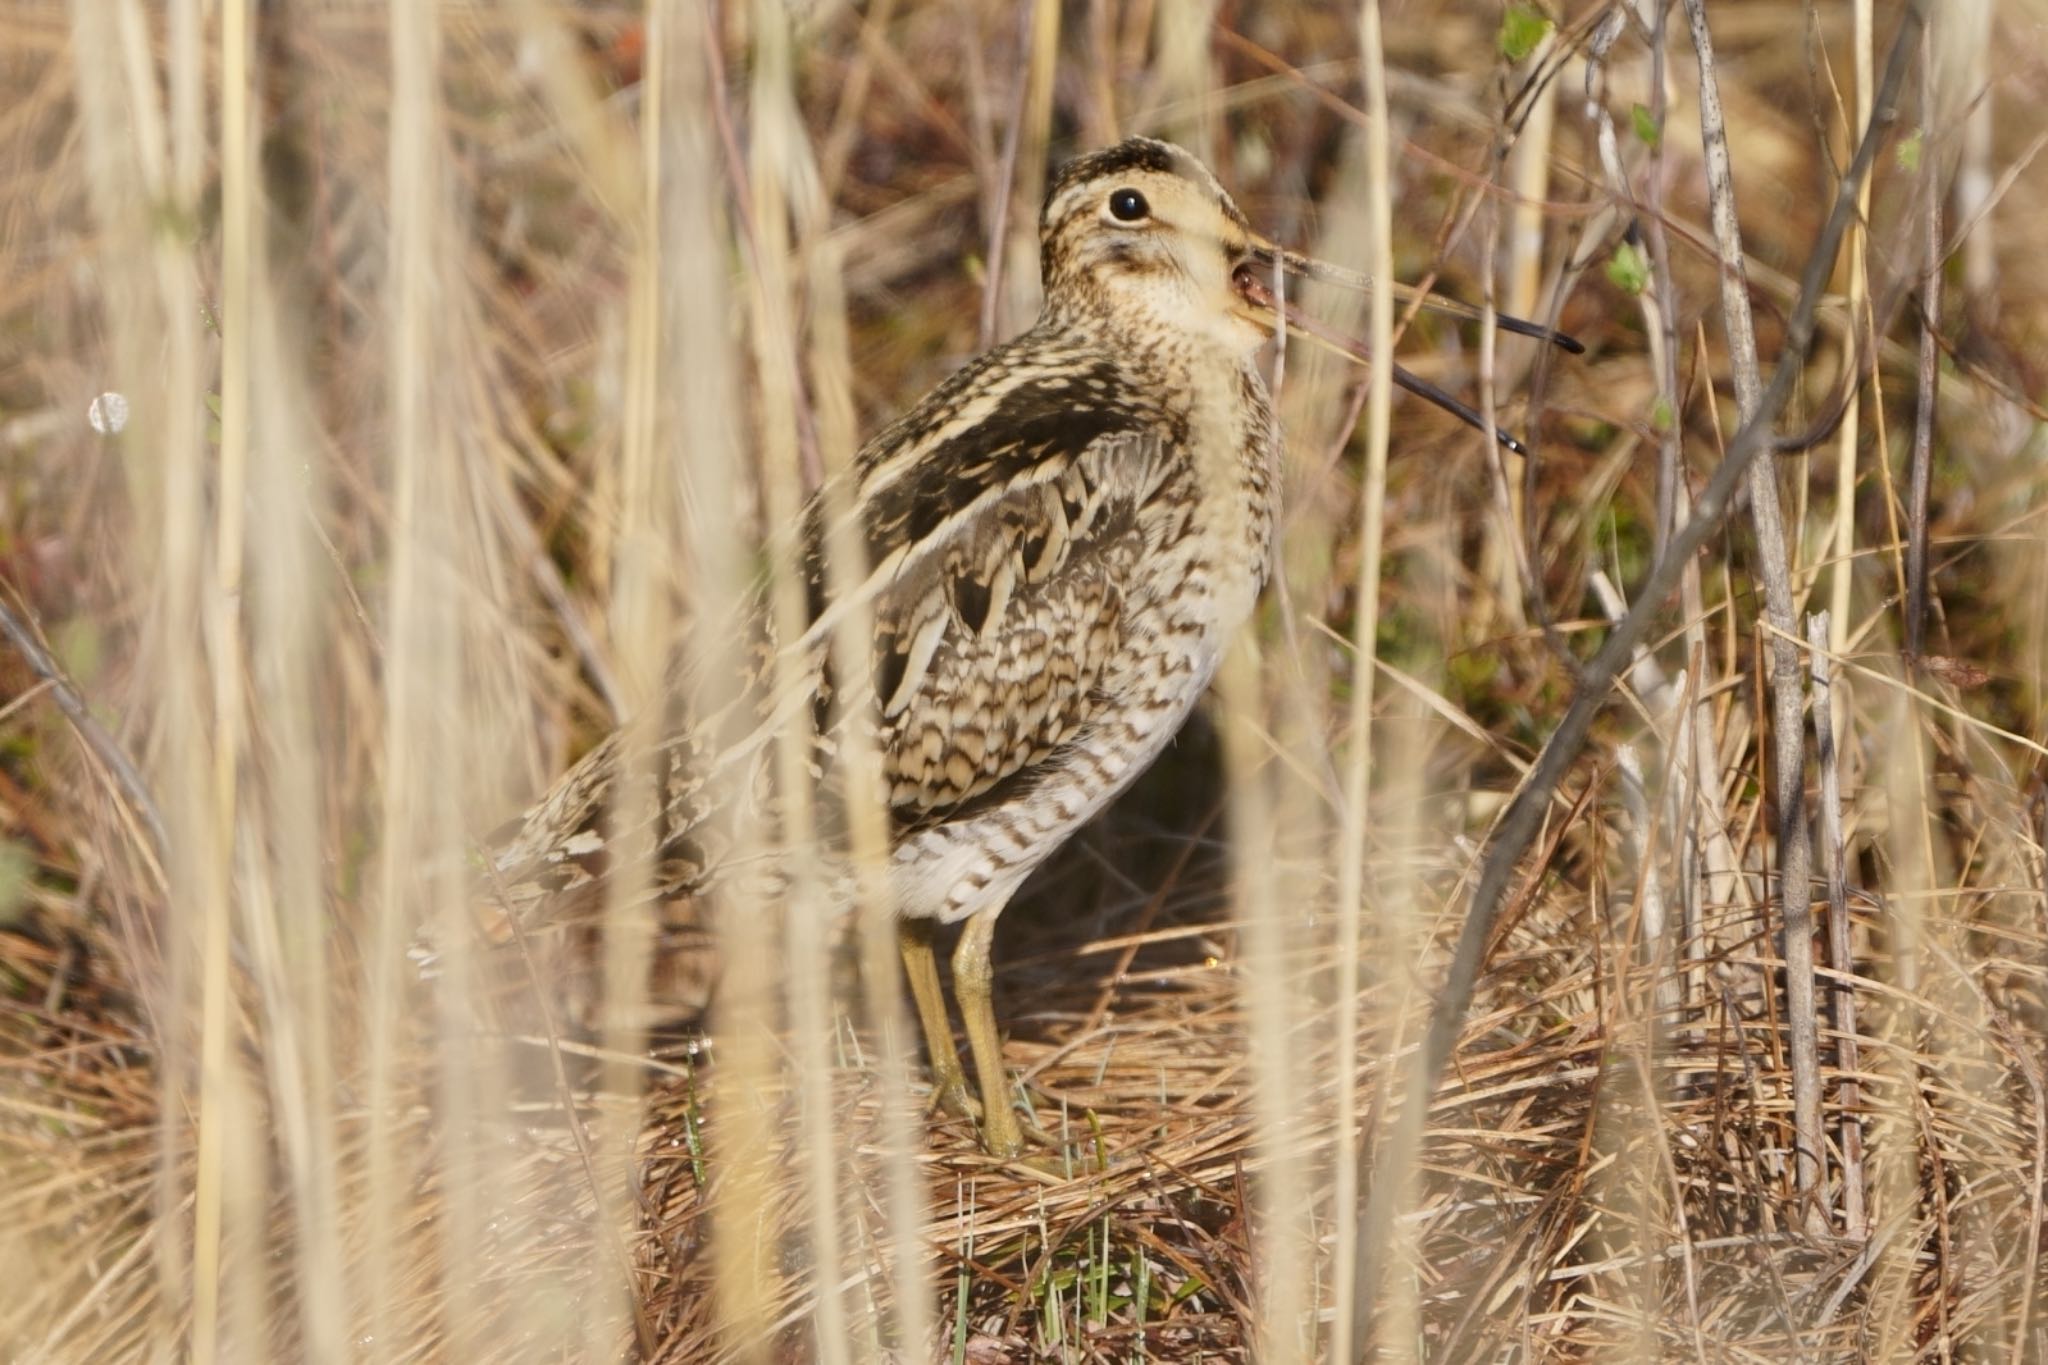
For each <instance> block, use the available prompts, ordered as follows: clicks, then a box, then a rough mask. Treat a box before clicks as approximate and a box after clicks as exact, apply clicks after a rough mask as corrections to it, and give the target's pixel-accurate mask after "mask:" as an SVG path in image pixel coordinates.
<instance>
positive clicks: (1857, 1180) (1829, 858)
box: [1806, 611, 1870, 1237]
mask: <svg viewBox="0 0 2048 1365" xmlns="http://www.w3.org/2000/svg"><path fill="white" fill-rule="evenodd" d="M1806 640H1807V643H1808V645H1810V646H1811V647H1812V653H1811V654H1810V656H1809V659H1810V662H1809V665H1808V666H1809V667H1810V668H1811V669H1812V670H1813V747H1814V755H1815V761H1816V762H1817V763H1818V764H1819V766H1820V834H1821V838H1820V847H1821V859H1822V863H1821V870H1822V873H1823V875H1825V876H1826V878H1827V886H1828V965H1829V966H1830V967H1832V968H1833V969H1834V972H1835V975H1834V983H1833V985H1832V987H1831V988H1830V989H1829V991H1828V999H1829V1003H1830V1004H1831V1006H1832V1007H1833V1008H1832V1013H1833V1014H1834V1024H1835V1070H1836V1071H1837V1072H1839V1073H1840V1075H1841V1082H1840V1085H1839V1087H1838V1089H1837V1091H1836V1100H1837V1103H1838V1107H1839V1108H1840V1111H1841V1129H1840V1133H1839V1135H1838V1136H1837V1138H1836V1139H1835V1142H1836V1145H1837V1147H1839V1148H1840V1150H1841V1153H1842V1228H1843V1230H1844V1231H1845V1232H1847V1233H1848V1234H1849V1235H1850V1236H1851V1237H1863V1236H1866V1235H1868V1233H1869V1231H1870V1225H1869V1215H1868V1214H1867V1213H1866V1212H1865V1209H1864V1200H1863V1120H1862V1119H1860V1118H1858V1117H1857V1114H1856V1110H1857V1106H1858V1104H1859V1103H1860V1101H1861V1095H1862V1087H1861V1086H1860V1085H1859V1084H1858V1082H1857V1080H1856V1067H1857V1055H1856V1054H1857V1047H1856V991H1855V987H1854V986H1853V984H1852V983H1851V978H1852V977H1853V976H1854V975H1855V971H1856V961H1855V958H1854V956H1853V955H1852V953H1851V952H1850V945H1849V884H1848V872H1847V868H1846V867H1845V866H1844V857H1843V848H1842V776H1841V763H1840V761H1839V757H1838V755H1837V754H1836V752H1835V721H1834V663H1833V661H1832V660H1831V659H1829V657H1828V651H1829V648H1830V646H1829V644H1828V640H1829V622H1828V614H1827V613H1826V612H1824V611H1820V612H1815V613H1814V614H1813V615H1811V616H1809V617H1807V618H1806Z"/></svg>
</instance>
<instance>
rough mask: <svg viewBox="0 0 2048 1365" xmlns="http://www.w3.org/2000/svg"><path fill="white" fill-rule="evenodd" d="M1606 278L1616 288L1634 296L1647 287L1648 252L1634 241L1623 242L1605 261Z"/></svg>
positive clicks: (1648, 276)
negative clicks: (1611, 257)
mask: <svg viewBox="0 0 2048 1365" xmlns="http://www.w3.org/2000/svg"><path fill="white" fill-rule="evenodd" d="M1607 278H1608V280H1609V281H1611V282H1612V283H1613V285H1614V287H1615V288H1616V289H1619V290H1620V291H1621V292H1622V293H1624V294H1627V295H1628V296H1629V297H1631V298H1633V297H1635V296H1636V295H1637V294H1640V293H1642V292H1643V290H1644V289H1646V288H1648V287H1649V283H1650V254H1649V253H1648V252H1646V251H1644V250H1643V249H1642V248H1641V247H1639V246H1637V245H1636V244H1635V243H1634V242H1623V243H1622V244H1621V245H1619V246H1617V247H1615V248H1614V256H1613V259H1611V260H1609V261H1608V262H1607Z"/></svg>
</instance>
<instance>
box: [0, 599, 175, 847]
mask: <svg viewBox="0 0 2048 1365" xmlns="http://www.w3.org/2000/svg"><path fill="white" fill-rule="evenodd" d="M0 634H4V635H6V637H7V641H8V643H9V644H11V645H13V646H14V648H15V651H16V652H17V653H19V654H20V655H21V658H22V662H24V663H26V664H27V665H28V668H29V672H31V673H33V674H35V675H36V676H37V677H38V678H40V679H42V680H43V682H44V684H45V685H47V686H48V688H49V689H50V696H51V697H52V698H54V699H55V700H56V703H57V709H58V710H59V711H62V712H63V713H64V718H65V719H66V720H68V721H70V722H71V724H72V727H73V728H74V729H76V730H77V731H78V735H79V738H80V739H83V740H84V741H85V747H86V748H88V749H90V750H92V753H93V757H95V758H97V759H98V760H99V761H100V764H101V766H102V767H104V768H105V769H106V770H107V772H108V774H109V775H110V776H111V777H112V778H113V779H114V784H115V785H116V786H118V787H119V788H120V789H121V795H122V796H124V797H126V798H127V799H128V804H129V805H130V806H133V807H134V808H135V814H136V818H138V819H139V820H141V821H142V827H143V828H144V829H145V830H147V831H148V832H149V838H150V843H151V844H152V845H153V847H152V849H151V852H152V853H154V854H155V855H156V860H157V862H158V864H159V865H161V864H162V862H163V860H164V851H165V849H166V847H167V846H168V845H167V841H166V839H165V838H164V819H163V816H162V815H161V814H159V813H158V811H157V808H156V798H155V797H153V796H151V795H150V793H149V784H148V783H147V782H145V781H143V780H142V774H141V773H140V772H139V771H137V770H136V767H135V764H134V763H133V762H132V761H131V760H130V759H129V757H128V755H127V753H126V751H124V750H123V749H122V748H121V745H120V743H119V742H118V741H117V740H115V738H114V737H113V736H112V735H110V734H108V733H107V731H106V728H105V727H104V726H102V725H101V724H100V723H99V722H98V721H96V720H94V719H93V716H92V712H91V711H90V710H88V709H87V707H86V704H85V699H84V698H83V697H81V696H79V695H78V689H77V688H75V687H73V686H72V685H71V679H69V678H67V677H66V676H65V675H64V670H63V669H62V668H60V667H59V666H58V664H57V661H56V660H55V659H53V658H51V657H50V653H49V651H48V650H46V649H44V648H43V645H42V642H41V641H40V640H38V639H36V636H35V632H34V631H32V630H30V629H29V628H28V623H27V622H26V621H24V620H22V619H21V618H20V617H19V616H16V615H15V614H14V609H13V608H12V607H10V606H8V605H7V603H6V602H5V601H4V600H0Z"/></svg>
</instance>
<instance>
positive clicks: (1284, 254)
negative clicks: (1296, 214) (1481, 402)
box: [1251, 236, 1586, 396]
mask: <svg viewBox="0 0 2048 1365" xmlns="http://www.w3.org/2000/svg"><path fill="white" fill-rule="evenodd" d="M1251 254H1252V259H1254V260H1256V261H1257V262H1259V264H1261V265H1263V266H1266V267H1267V268H1269V269H1270V268H1271V267H1273V266H1275V265H1278V266H1279V267H1281V268H1282V269H1284V270H1288V271H1292V272H1293V273H1294V274H1296V275H1303V276H1306V277H1307V278H1309V279H1312V280H1327V281H1329V282H1330V283H1331V284H1337V285H1342V286H1344V287H1345V288H1347V289H1356V290H1358V291H1360V292H1361V293H1367V294H1369V293H1371V292H1372V290H1373V278H1372V276H1370V275H1365V274H1361V273H1359V272H1358V271H1356V270H1346V269H1345V268H1344V267H1343V266H1341V265H1331V264H1330V263H1329V262H1328V261H1319V260H1317V259H1316V258H1315V257H1313V256H1304V255H1302V254H1301V253H1300V252H1298V251H1289V250H1288V249H1287V248H1286V247H1284V246H1281V245H1280V244H1279V243H1277V242H1272V241H1268V240H1266V239H1265V238H1263V237H1257V236H1254V237H1253V238H1252V251H1251ZM1393 293H1394V297H1395V298H1397V299H1399V300H1400V301H1401V302H1403V303H1419V304H1420V305H1421V307H1422V308H1423V309H1424V310H1425V311H1426V312H1431V313H1441V314H1443V315H1444V316H1446V317H1454V318H1463V319H1465V320H1466V321H1468V322H1479V321H1482V320H1483V319H1484V318H1485V317H1486V310H1485V309H1483V308H1478V307H1475V306H1474V305H1472V304H1469V303H1466V302H1464V301H1462V300H1460V299H1454V298H1449V297H1447V296H1445V295H1443V294H1432V293H1429V292H1428V291H1426V290H1421V289H1417V288H1415V286H1413V285H1409V284H1402V283H1401V282H1400V281H1399V280H1396V281H1394V284H1393ZM1493 316H1494V322H1495V324H1496V325H1497V326H1499V328H1500V329H1501V330H1502V331H1503V332H1513V333H1514V334H1515V335H1516V336H1525V337H1535V338H1536V339H1537V340H1539V341H1547V342H1549V343H1550V344H1551V345H1553V346H1555V347H1557V348H1558V349H1559V350H1562V351H1566V352H1569V353H1570V354H1572V355H1583V354H1585V350H1586V347H1585V345H1584V343H1582V342H1581V341H1580V340H1579V339H1578V338H1577V337H1574V336H1571V335H1569V334H1567V333H1564V332H1560V331H1558V330H1557V329H1556V328H1554V327H1545V326H1544V325H1543V324H1541V323H1538V322H1531V321H1529V320H1528V319H1527V318H1518V317H1514V316H1513V315H1511V314H1508V313H1495V314H1494V315H1493ZM1425 396H1427V395H1425Z"/></svg>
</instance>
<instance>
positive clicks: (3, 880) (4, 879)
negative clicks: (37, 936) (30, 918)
mask: <svg viewBox="0 0 2048 1365" xmlns="http://www.w3.org/2000/svg"><path fill="white" fill-rule="evenodd" d="M35 870H36V864H35V859H34V858H32V857H30V856H29V851H28V850H27V849H25V848H23V847H22V846H21V845H20V844H17V843H15V842H14V841H12V840H10V839H0V924H13V923H15V922H16V920H17V916H18V915H19V914H20V912H21V909H22V907H23V906H24V905H26V904H27V903H28V888H29V883H30V882H31V880H33V878H34V877H35Z"/></svg>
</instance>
